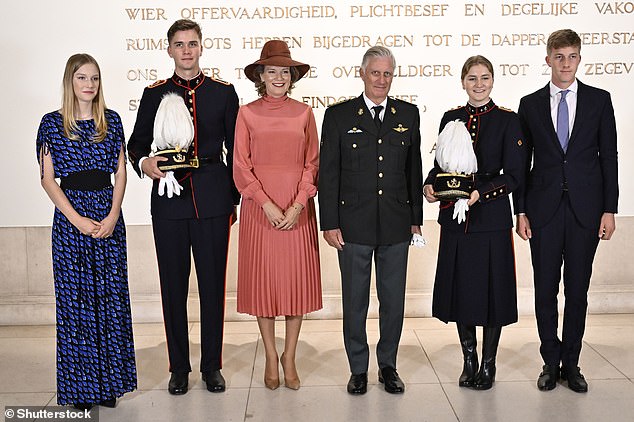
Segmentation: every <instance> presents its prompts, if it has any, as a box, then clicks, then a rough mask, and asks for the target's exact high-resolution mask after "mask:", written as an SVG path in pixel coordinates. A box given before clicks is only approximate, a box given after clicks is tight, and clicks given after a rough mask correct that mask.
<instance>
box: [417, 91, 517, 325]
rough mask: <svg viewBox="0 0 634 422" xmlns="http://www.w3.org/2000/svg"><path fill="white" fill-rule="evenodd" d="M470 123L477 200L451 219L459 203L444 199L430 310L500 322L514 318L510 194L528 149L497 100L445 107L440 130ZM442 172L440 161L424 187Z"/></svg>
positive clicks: (445, 317) (443, 316)
mask: <svg viewBox="0 0 634 422" xmlns="http://www.w3.org/2000/svg"><path fill="white" fill-rule="evenodd" d="M457 119H458V120H460V121H462V122H464V123H465V125H466V127H467V129H468V131H469V133H470V135H471V139H472V141H473V148H474V151H475V154H476V157H477V160H478V172H477V174H476V176H475V188H476V190H478V192H479V193H480V200H479V201H478V202H476V203H475V204H474V205H472V206H471V207H470V209H469V211H468V212H467V220H466V222H463V223H461V224H458V222H457V220H454V219H453V211H454V203H453V202H446V201H443V202H441V203H440V212H439V215H438V223H439V224H440V225H441V234H440V246H439V251H438V263H437V267H436V280H435V283H434V297H433V305H432V314H433V316H435V317H436V318H438V319H440V320H441V321H444V322H448V321H457V322H460V323H463V324H466V325H482V326H491V327H494V326H502V325H507V324H511V323H513V322H516V321H517V293H516V278H515V256H514V251H513V232H512V227H513V214H512V211H511V204H510V200H509V194H510V193H511V192H513V191H514V190H516V189H517V188H518V187H519V186H520V184H521V183H523V175H524V163H525V161H524V160H525V150H526V148H525V146H524V142H523V140H522V133H521V129H520V123H519V119H518V116H517V114H515V113H513V112H512V111H510V110H506V109H503V108H500V107H498V106H496V105H495V104H494V103H493V101H490V102H489V103H488V104H485V105H483V106H480V107H474V106H472V105H470V104H467V105H466V106H464V107H459V108H457V109H454V110H450V111H448V112H446V113H445V114H444V116H443V118H442V121H441V123H440V131H442V129H443V128H444V127H445V125H446V124H447V123H448V122H450V121H454V120H457ZM441 172H442V170H441V169H440V167H439V166H438V163H435V165H434V168H433V169H432V170H431V171H430V172H429V175H428V177H427V179H426V180H425V184H433V182H434V178H435V176H436V174H438V173H441Z"/></svg>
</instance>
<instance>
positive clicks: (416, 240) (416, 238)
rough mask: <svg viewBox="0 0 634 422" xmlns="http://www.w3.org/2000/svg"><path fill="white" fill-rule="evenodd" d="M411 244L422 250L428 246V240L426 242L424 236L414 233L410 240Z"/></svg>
mask: <svg viewBox="0 0 634 422" xmlns="http://www.w3.org/2000/svg"><path fill="white" fill-rule="evenodd" d="M409 244H410V245H412V246H414V247H416V248H422V247H424V246H425V245H426V244H427V240H425V238H424V237H423V236H422V235H420V234H418V233H414V234H413V235H412V240H410V242H409Z"/></svg>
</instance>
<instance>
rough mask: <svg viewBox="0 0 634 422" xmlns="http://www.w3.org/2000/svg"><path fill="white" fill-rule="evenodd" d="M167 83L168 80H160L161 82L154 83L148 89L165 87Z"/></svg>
mask: <svg viewBox="0 0 634 422" xmlns="http://www.w3.org/2000/svg"><path fill="white" fill-rule="evenodd" d="M166 82H167V79H160V80H158V81H156V82H154V83H153V84H152V85H150V86H148V88H156V87H157V86H161V85H163V84H164V83H166Z"/></svg>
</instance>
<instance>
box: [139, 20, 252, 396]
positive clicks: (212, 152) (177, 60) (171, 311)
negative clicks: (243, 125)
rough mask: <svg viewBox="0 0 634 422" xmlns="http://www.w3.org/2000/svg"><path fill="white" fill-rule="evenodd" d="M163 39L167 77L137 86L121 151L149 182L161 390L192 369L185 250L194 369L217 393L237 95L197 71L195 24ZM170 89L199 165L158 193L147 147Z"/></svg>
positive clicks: (184, 24) (182, 387) (178, 384)
mask: <svg viewBox="0 0 634 422" xmlns="http://www.w3.org/2000/svg"><path fill="white" fill-rule="evenodd" d="M167 39H168V42H169V47H168V50H167V52H168V54H169V56H170V57H171V58H172V59H174V65H175V71H174V75H173V76H172V77H171V78H170V79H166V80H161V81H158V82H156V83H154V84H153V85H151V86H149V87H147V88H146V89H145V91H144V92H143V97H142V98H141V104H140V107H139V111H138V114H137V120H136V124H135V126H134V131H133V133H132V136H131V137H130V141H129V143H128V153H129V157H130V161H131V163H132V166H133V167H134V170H135V171H136V172H137V173H138V174H139V176H140V177H142V178H143V177H149V178H151V179H153V181H154V183H153V186H152V197H151V207H152V227H153V231H154V243H155V246H156V257H157V261H158V266H159V277H160V281H161V298H162V302H163V319H164V321H165V333H166V337H167V350H168V354H169V364H170V367H169V370H170V372H171V373H172V375H171V378H170V381H169V384H168V391H169V392H170V394H185V393H186V392H187V385H188V374H189V372H191V365H190V362H189V338H188V323H187V295H188V287H189V275H190V270H191V268H190V267H191V252H190V250H191V251H192V252H193V254H194V262H195V265H196V274H197V277H198V291H199V296H200V325H201V362H200V371H201V372H202V377H203V381H205V382H206V385H207V389H208V390H209V391H212V392H219V391H224V390H225V380H224V378H223V377H222V374H221V373H220V369H221V367H222V360H221V354H222V334H223V319H224V304H225V271H226V262H227V246H228V237H229V228H230V225H231V219H232V216H233V215H234V208H235V205H236V204H238V201H239V198H240V197H239V195H238V192H237V190H236V188H235V185H234V184H233V179H232V177H231V175H232V161H233V135H234V128H235V122H236V116H237V112H238V96H237V95H236V92H235V89H234V88H233V86H232V85H230V84H228V83H226V82H223V81H219V80H215V79H212V78H209V77H207V76H205V75H204V74H203V73H202V71H201V69H200V65H199V60H200V56H201V54H202V44H201V40H202V32H201V29H200V26H198V24H197V23H195V22H193V21H190V20H186V19H182V20H178V21H176V22H175V23H174V24H173V25H172V26H171V27H170V29H169V30H168V32H167ZM170 92H173V93H176V94H178V95H180V96H182V97H183V99H184V100H185V104H186V106H187V108H188V109H189V112H190V114H191V118H192V122H193V124H194V140H193V143H192V146H190V150H191V155H192V156H193V157H195V158H197V160H196V161H197V162H196V161H194V164H196V165H197V166H198V167H197V168H189V169H181V170H177V171H175V177H176V179H177V180H178V182H179V183H180V185H181V186H182V187H183V191H182V192H180V194H179V195H177V196H174V197H168V196H162V195H160V194H159V189H158V185H159V179H161V178H162V177H164V176H165V173H163V172H162V171H161V170H160V169H159V168H158V167H157V163H158V162H160V161H164V160H166V158H164V157H159V156H152V154H151V153H150V152H151V144H152V141H153V127H154V120H155V117H156V112H157V109H158V107H159V104H160V102H161V99H162V98H163V96H164V95H165V94H167V93H170ZM223 146H224V149H226V151H227V155H226V164H225V163H224V162H223V159H222V155H223V153H222V151H223ZM168 191H169V189H168ZM170 196H171V195H170Z"/></svg>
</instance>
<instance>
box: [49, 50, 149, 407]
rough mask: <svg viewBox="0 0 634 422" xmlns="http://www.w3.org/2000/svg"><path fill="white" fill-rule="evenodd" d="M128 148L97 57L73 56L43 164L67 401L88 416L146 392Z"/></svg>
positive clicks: (60, 392) (62, 396)
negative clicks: (137, 346)
mask: <svg viewBox="0 0 634 422" xmlns="http://www.w3.org/2000/svg"><path fill="white" fill-rule="evenodd" d="M124 142H125V141H124V135H123V128H122V125H121V119H120V118H119V115H118V114H117V113H116V112H114V111H112V110H109V109H107V108H106V106H105V102H104V97H103V90H102V86H101V71H100V70H99V65H98V64H97V62H96V61H95V59H94V58H93V57H91V56H89V55H88V54H75V55H73V56H71V57H70V58H69V59H68V62H67V63H66V69H65V71H64V79H63V99H62V107H61V109H60V110H57V111H53V112H51V113H48V114H46V115H44V117H43V118H42V121H41V123H40V127H39V130H38V134H37V157H38V161H39V163H40V174H41V183H42V187H43V188H44V190H45V191H46V193H47V194H48V196H49V198H50V199H51V201H52V202H53V204H54V205H55V216H54V220H53V228H52V242H53V245H52V250H53V276H54V281H55V298H56V313H57V402H58V404H60V405H65V404H70V405H74V406H75V407H76V408H79V409H90V408H91V407H92V406H94V405H96V404H99V405H102V406H107V407H114V406H115V404H116V399H117V398H119V397H121V396H122V395H123V394H124V393H126V392H129V391H133V390H134V389H136V386H137V380H136V365H135V360H134V344H133V339H132V318H131V315H130V299H129V295H128V275H127V259H126V237H125V226H124V222H123V216H122V214H121V202H122V201H123V194H124V191H125V185H126V169H125V155H124V149H123V148H124ZM113 175H114V178H113V177H112V176H113ZM56 179H60V183H59V184H58V183H57V182H56ZM112 179H113V180H114V185H113V184H112V182H111V180H112Z"/></svg>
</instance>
